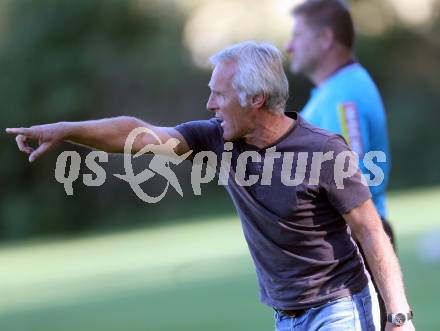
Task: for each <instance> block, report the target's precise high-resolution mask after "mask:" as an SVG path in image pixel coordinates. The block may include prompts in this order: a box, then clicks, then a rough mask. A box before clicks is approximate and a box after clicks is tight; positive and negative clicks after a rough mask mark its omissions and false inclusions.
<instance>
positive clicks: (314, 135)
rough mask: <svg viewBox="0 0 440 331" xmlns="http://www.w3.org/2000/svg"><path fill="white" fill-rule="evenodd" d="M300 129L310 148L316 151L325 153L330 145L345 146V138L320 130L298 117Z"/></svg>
mask: <svg viewBox="0 0 440 331" xmlns="http://www.w3.org/2000/svg"><path fill="white" fill-rule="evenodd" d="M297 123H298V127H299V129H300V130H299V131H300V135H301V136H303V138H304V139H305V140H306V142H307V144H308V146H309V147H310V148H311V149H314V150H321V151H324V150H325V149H326V147H327V146H328V145H329V144H332V143H337V144H344V145H346V142H345V140H344V138H343V137H342V136H341V135H339V134H336V133H334V132H331V131H328V130H325V129H322V128H319V127H317V126H315V125H313V124H311V123H310V122H308V121H306V120H305V119H304V118H302V117H301V116H298V122H297Z"/></svg>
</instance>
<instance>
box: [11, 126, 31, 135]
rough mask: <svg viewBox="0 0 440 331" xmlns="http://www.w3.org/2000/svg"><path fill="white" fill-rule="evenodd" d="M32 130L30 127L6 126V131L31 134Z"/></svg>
mask: <svg viewBox="0 0 440 331" xmlns="http://www.w3.org/2000/svg"><path fill="white" fill-rule="evenodd" d="M31 132H32V130H31V129H29V128H6V133H9V134H22V135H25V136H26V135H29V134H30V133H31Z"/></svg>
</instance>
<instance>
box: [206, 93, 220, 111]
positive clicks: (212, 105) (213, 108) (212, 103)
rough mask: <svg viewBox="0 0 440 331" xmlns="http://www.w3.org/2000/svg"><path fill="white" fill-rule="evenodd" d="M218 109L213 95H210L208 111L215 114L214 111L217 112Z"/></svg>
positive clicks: (207, 105) (207, 104)
mask: <svg viewBox="0 0 440 331" xmlns="http://www.w3.org/2000/svg"><path fill="white" fill-rule="evenodd" d="M217 108H218V107H217V105H216V103H215V100H214V98H213V97H212V95H210V96H209V99H208V102H207V103H206V109H207V110H208V111H213V112H214V111H216V109H217Z"/></svg>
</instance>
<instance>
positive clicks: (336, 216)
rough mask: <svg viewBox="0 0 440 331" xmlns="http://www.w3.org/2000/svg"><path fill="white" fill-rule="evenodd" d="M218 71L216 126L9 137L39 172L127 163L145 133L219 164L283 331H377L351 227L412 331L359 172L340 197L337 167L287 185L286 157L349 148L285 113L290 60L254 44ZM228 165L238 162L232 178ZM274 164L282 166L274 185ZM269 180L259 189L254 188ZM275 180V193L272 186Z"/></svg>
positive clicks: (74, 127) (131, 122) (98, 127)
mask: <svg viewBox="0 0 440 331" xmlns="http://www.w3.org/2000/svg"><path fill="white" fill-rule="evenodd" d="M211 61H212V63H213V65H214V70H213V73H212V77H211V80H210V82H209V87H210V89H211V94H210V96H209V99H208V103H207V108H208V110H209V111H211V112H213V113H214V114H215V118H212V119H211V120H202V121H192V122H187V123H183V124H180V125H177V126H176V127H159V126H155V125H151V124H149V123H146V122H144V121H141V120H139V119H136V118H133V117H127V116H122V117H117V118H110V119H102V120H94V121H84V122H60V123H54V124H46V125H38V126H33V127H31V128H15V129H7V131H8V133H10V134H15V135H17V137H16V141H17V144H18V147H19V149H20V150H21V151H23V152H25V153H26V154H29V155H30V156H29V160H30V161H34V160H35V159H36V158H38V157H40V156H41V155H42V154H44V153H45V152H47V151H49V150H50V149H52V148H54V147H56V146H58V145H59V144H60V143H61V142H63V141H70V142H74V143H77V144H81V145H85V146H89V147H92V148H96V149H100V150H104V151H107V152H123V151H124V145H125V142H126V139H127V137H128V136H129V135H130V133H131V132H133V130H135V129H137V128H139V127H141V128H147V129H148V130H149V131H152V132H154V134H155V135H156V136H158V137H159V138H160V139H159V140H161V141H163V142H167V141H169V140H170V139H177V140H178V141H179V144H178V145H176V146H175V152H176V153H177V154H178V155H183V154H185V153H188V152H189V151H190V150H192V151H193V153H195V154H196V156H197V155H199V154H198V153H200V152H206V151H209V152H210V153H211V154H210V155H211V157H212V155H215V156H216V160H217V161H216V163H214V164H216V165H217V166H216V169H217V172H219V173H220V174H219V177H221V176H222V171H223V170H224V169H225V168H226V176H225V177H226V184H227V185H226V184H225V185H226V189H227V191H228V193H229V195H230V196H231V198H232V200H233V202H234V204H235V207H236V209H237V211H238V214H239V216H240V220H241V222H242V227H243V232H244V236H245V238H246V241H247V243H248V247H249V250H250V253H251V256H252V258H253V261H254V263H255V268H256V272H257V277H258V282H259V286H260V299H261V301H262V302H263V303H265V304H266V305H268V306H270V307H273V308H274V309H275V311H276V314H275V316H276V329H277V330H278V331H284V330H293V326H294V325H295V330H304V331H306V330H307V331H313V330H323V329H325V330H329V331H330V330H334V331H336V330H337V331H339V330H377V327H376V326H378V322H379V321H378V318H377V317H378V307H377V306H378V302H377V296H376V293H375V290H374V288H372V284H371V282H370V280H369V278H368V275H367V273H366V272H365V269H364V267H363V263H362V259H361V257H360V255H359V252H358V249H357V247H356V244H355V242H354V241H353V240H352V237H351V236H350V231H349V229H348V226H349V227H350V228H351V229H352V232H353V233H354V234H355V235H356V237H357V238H358V242H359V243H360V245H361V246H362V247H363V249H364V251H365V252H366V253H367V254H366V256H367V259H368V260H369V263H370V266H371V270H372V272H373V274H374V275H375V276H376V279H377V283H378V288H379V289H380V291H381V293H382V295H383V297H384V298H385V300H386V304H387V307H388V308H389V310H390V312H391V313H393V315H392V319H393V323H392V324H391V323H390V324H389V326H388V329H389V330H390V331H391V330H394V331H397V330H400V331H412V330H414V327H413V325H412V322H411V321H410V319H411V318H412V312H411V310H410V307H409V304H408V302H407V299H406V296H405V291H404V286H403V281H402V277H401V272H400V267H399V263H398V261H397V258H396V256H395V254H394V252H393V249H392V246H391V243H390V241H389V239H388V237H387V235H386V234H385V232H384V231H383V228H382V225H381V221H380V218H379V215H378V214H377V212H376V209H375V208H374V205H373V202H372V201H371V194H370V191H369V189H368V187H366V186H365V185H363V184H362V182H361V177H360V172H359V171H357V172H355V173H354V175H352V176H349V177H347V178H345V180H344V185H343V188H340V187H338V186H337V184H336V179H335V177H336V176H337V171H336V169H335V168H336V165H335V162H333V161H330V162H323V163H322V164H321V171H320V173H321V176H318V178H319V183H318V185H308V183H307V182H306V181H305V182H303V183H301V184H300V185H286V184H285V183H284V182H283V171H282V168H283V163H284V160H283V158H284V157H286V154H288V153H290V155H299V153H301V152H302V153H306V155H309V153H315V152H316V153H322V152H325V153H326V154H327V153H328V152H331V153H333V154H334V155H339V154H340V153H344V154H345V153H347V152H349V148H348V146H347V145H346V143H345V142H344V141H343V139H342V138H341V137H339V136H337V135H335V134H333V133H330V132H327V131H325V130H321V129H319V128H317V127H315V126H313V125H311V124H309V123H308V122H306V121H305V120H303V119H302V118H301V116H299V115H298V114H297V113H290V114H286V113H285V112H284V111H285V105H286V100H287V98H288V82H287V78H286V76H285V73H284V70H283V66H282V56H281V53H280V52H279V51H278V50H277V49H276V48H275V47H273V46H271V45H268V44H257V43H255V42H244V43H241V44H237V45H233V46H230V47H228V48H226V49H224V50H222V51H220V52H219V53H217V54H216V55H214V56H213V57H212V58H211ZM32 140H36V141H38V147H36V148H33V147H32V146H31V145H30V141H32ZM150 144H158V141H157V140H156V139H155V138H154V137H153V136H152V135H148V134H144V135H139V136H137V138H136V140H135V141H134V142H133V147H132V150H131V151H132V152H133V153H136V152H138V151H141V150H142V149H143V148H144V147H145V146H148V145H150ZM275 150H277V151H278V153H279V154H280V155H279V156H275V155H274V151H275ZM158 152H161V151H158ZM165 152H166V151H165ZM282 153H284V154H283V155H284V157H281V158H280V156H281V154H282ZM205 156H206V155H205ZM243 156H245V157H244V158H243ZM223 158H226V159H228V158H229V164H230V166H229V168H228V166H227V165H225V164H224V163H223V161H224V160H223ZM248 158H251V159H252V161H251V162H247V161H249V160H248ZM298 159H299V156H298V157H297V158H292V159H291V160H288V162H289V164H290V165H292V167H291V169H297V164H298V163H300V161H299V160H298ZM266 160H268V162H269V164H272V170H271V171H270V173H269V174H268V176H267V177H265V174H264V173H265V171H264V169H265V168H266V166H265V163H266V162H265V161H266ZM226 162H228V161H226ZM243 163H244V164H243ZM344 164H345V158H344ZM243 172H244V173H243ZM308 172H309V173H310V172H311V171H310V169H309V170H308ZM240 173H241V175H240ZM309 175H310V174H309ZM260 176H261V178H260V179H261V180H257V181H256V182H254V183H253V184H249V185H247V184H245V183H244V182H246V181H250V180H251V178H255V177H260ZM288 177H289V179H290V177H291V173H290V172H289V174H288ZM295 177H296V175H295ZM246 178H247V179H246ZM267 180H270V181H269V183H270V184H267V183H263V181H267ZM322 192H325V194H322ZM231 300H233V298H231ZM165 309H166V307H165ZM213 309H215V307H213ZM248 318H252V316H248ZM399 318H400V319H399ZM231 329H234V327H233V326H231Z"/></svg>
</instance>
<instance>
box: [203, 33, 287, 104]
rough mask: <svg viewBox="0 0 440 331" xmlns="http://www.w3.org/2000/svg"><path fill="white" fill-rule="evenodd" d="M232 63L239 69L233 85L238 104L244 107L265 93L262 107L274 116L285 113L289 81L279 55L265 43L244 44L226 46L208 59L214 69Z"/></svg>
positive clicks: (279, 53) (250, 42) (249, 42)
mask: <svg viewBox="0 0 440 331" xmlns="http://www.w3.org/2000/svg"><path fill="white" fill-rule="evenodd" d="M228 60H232V61H235V62H236V63H237V66H238V70H237V72H236V74H235V77H234V80H233V83H232V86H233V87H234V89H235V90H236V91H237V94H238V97H239V100H240V105H241V106H242V107H245V106H246V105H247V104H248V103H247V101H248V97H250V96H254V95H257V94H259V93H264V94H265V95H266V96H267V100H266V103H265V106H266V107H267V108H268V109H269V110H270V111H271V112H273V113H278V112H280V113H281V112H284V108H285V107H286V101H287V99H288V97H289V82H288V81H287V77H286V74H285V72H284V69H283V62H282V55H281V52H280V51H279V50H278V49H277V48H276V47H275V46H273V45H271V44H268V43H261V44H257V43H256V42H255V41H244V42H241V43H238V44H235V45H231V46H229V47H226V48H225V49H223V50H221V51H219V52H218V53H216V54H214V55H213V56H211V57H210V58H209V61H210V62H211V63H212V64H213V65H214V66H216V65H217V64H218V63H220V62H224V61H228Z"/></svg>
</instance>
